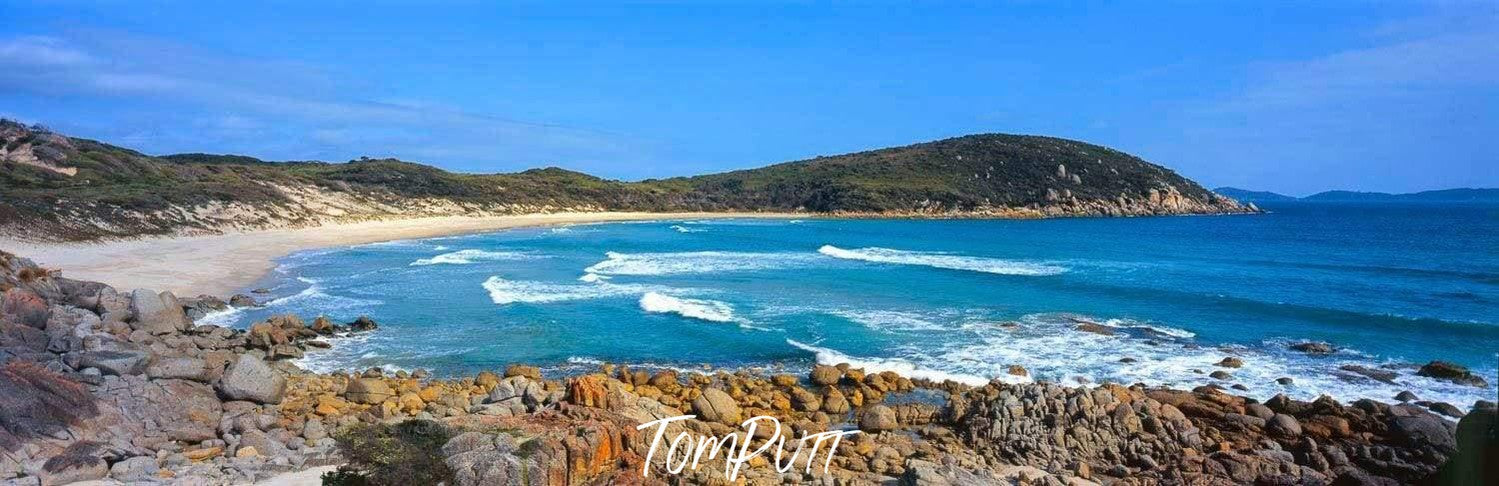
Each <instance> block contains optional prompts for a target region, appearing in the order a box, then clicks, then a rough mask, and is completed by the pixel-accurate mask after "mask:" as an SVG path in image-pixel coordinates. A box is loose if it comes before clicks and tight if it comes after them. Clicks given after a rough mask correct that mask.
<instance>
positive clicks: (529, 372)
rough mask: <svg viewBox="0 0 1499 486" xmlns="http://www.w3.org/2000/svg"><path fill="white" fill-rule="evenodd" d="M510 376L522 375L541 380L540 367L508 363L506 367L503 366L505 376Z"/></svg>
mask: <svg viewBox="0 0 1499 486" xmlns="http://www.w3.org/2000/svg"><path fill="white" fill-rule="evenodd" d="M512 376H524V377H526V378H530V379H532V380H536V381H541V368H537V367H535V366H527V365H519V364H515V365H510V366H509V367H508V368H505V377H506V378H509V377H512Z"/></svg>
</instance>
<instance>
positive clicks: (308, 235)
mask: <svg viewBox="0 0 1499 486" xmlns="http://www.w3.org/2000/svg"><path fill="white" fill-rule="evenodd" d="M818 217H828V215H817V214H805V213H751V212H723V213H720V212H692V213H655V212H587V213H541V214H524V215H507V216H434V217H423V218H407V219H386V220H376V221H361V222H351V223H337V224H329V225H322V226H311V227H305V228H294V229H268V230H256V231H245V232H233V233H224V234H216V235H197V236H152V237H142V238H135V239H127V240H111V241H94V242H63V243H41V242H26V241H21V240H17V239H14V238H0V250H5V251H9V252H11V253H15V254H20V255H25V256H26V257H28V258H31V259H32V260H34V261H36V262H37V264H38V265H41V266H42V267H46V268H53V269H61V270H63V271H65V272H66V274H67V275H68V276H69V277H73V278H77V279H81V280H92V281H98V282H103V283H106V284H109V285H111V286H114V287H116V288H121V289H136V288H149V289H155V290H158V291H170V292H173V293H175V294H178V295H183V296H191V295H199V294H209V295H217V296H225V297H227V296H229V295H230V294H233V293H236V292H240V291H242V290H245V288H246V287H247V286H249V285H251V284H254V283H255V282H257V281H259V280H260V279H262V278H264V277H265V276H266V275H267V274H269V273H270V272H271V270H272V269H273V268H275V263H274V262H275V260H276V259H278V258H281V257H284V256H286V255H290V254H292V253H295V252H298V251H305V250H312V249H319V248H332V247H340V246H350V245H360V244H368V243H379V242H385V241H396V240H407V239H417V238H434V237H440V236H455V235H468V234H478V233H485V232H490V231H498V230H506V229H515V228H529V227H538V226H553V225H566V224H586V223H608V222H616V221H650V220H658V219H677V218H684V219H709V218H714V219H727V218H765V219H789V218H818ZM835 217H836V216H835Z"/></svg>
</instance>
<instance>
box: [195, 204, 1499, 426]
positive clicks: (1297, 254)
mask: <svg viewBox="0 0 1499 486" xmlns="http://www.w3.org/2000/svg"><path fill="white" fill-rule="evenodd" d="M1269 209H1270V210H1271V211H1272V212H1271V213H1270V214H1265V215H1256V216H1218V217H1162V218H1135V219H1095V218H1089V219H1058V220H1043V221H968V220H962V221H911V220H824V219H806V220H701V221H682V220H666V221H655V222H642V223H617V224H596V225H576V226H569V227H558V228H532V229H521V230H512V231H504V232H498V233H491V234H482V235H472V236H463V237H451V238H438V239H427V240H411V241H399V242H391V243H381V244H373V245H363V246H356V247H349V248H340V249H335V250H326V251H315V252H304V253H300V254H296V255H292V256H289V257H287V258H285V259H284V260H283V261H282V262H281V265H280V268H278V270H277V273H276V275H274V276H272V277H271V280H270V281H269V282H268V283H267V284H266V285H270V286H272V287H273V291H274V296H276V299H275V300H274V301H272V303H271V305H269V306H268V307H267V308H264V309H259V310H252V311H241V312H235V313H231V314H226V315H219V316H214V317H213V319H214V320H216V321H220V322H228V323H235V324H237V325H245V324H247V323H248V322H251V321H253V320H255V319H260V318H264V317H265V316H266V315H269V314H272V313H285V312H294V313H298V314H302V315H304V316H307V317H310V316H312V315H316V314H318V313H326V314H328V315H329V316H331V317H334V318H336V319H340V320H348V319H352V318H354V317H355V316H357V315H359V314H368V315H370V316H372V317H374V318H375V319H376V320H377V321H379V322H380V323H381V328H380V330H379V331H378V332H376V333H373V334H371V335H369V336H364V337H359V338H351V339H345V340H343V342H339V343H337V345H336V346H335V349H334V350H332V351H329V352H324V353H318V354H314V355H312V356H311V357H309V358H308V359H307V360H304V363H303V364H304V365H305V366H308V367H312V368H315V369H320V370H331V369H336V368H363V367H369V366H387V367H397V368H407V369H411V368H416V367H423V368H428V369H432V370H434V371H436V372H438V373H449V374H456V373H462V372H469V371H473V370H477V369H493V368H496V367H500V366H502V365H503V364H505V363H510V362H529V363H537V364H543V365H547V366H549V367H550V368H551V369H554V370H568V369H583V368H591V367H593V365H594V364H595V363H597V362H599V361H610V362H625V363H644V364H647V365H650V366H664V367H675V368H691V369H701V368H704V367H711V368H723V367H771V368H775V367H778V366H786V367H791V368H792V369H799V368H795V367H797V366H804V365H805V364H806V363H809V362H811V361H813V360H820V361H824V362H840V361H847V362H851V363H855V364H858V365H862V366H865V367H868V368H873V369H894V370H899V371H902V372H905V373H908V374H914V375H917V376H926V377H931V378H952V379H958V380H962V381H968V382H983V381H986V380H987V379H989V378H992V377H1000V378H1002V379H1005V380H1010V381H1015V380H1023V378H1019V377H1014V376H1010V375H1008V374H1006V373H1005V371H1006V369H1007V368H1008V366H1009V365H1012V364H1018V365H1021V366H1024V367H1025V368H1027V369H1029V371H1030V373H1031V375H1032V378H1033V379H1044V380H1048V381H1056V382H1065V383H1098V382H1103V381H1113V382H1121V383H1136V382H1143V383H1147V384H1152V385H1173V386H1179V387H1192V386H1197V385H1201V384H1205V383H1218V384H1221V385H1224V386H1229V385H1232V384H1236V383H1237V384H1241V385H1244V386H1245V387H1247V388H1248V391H1247V392H1245V393H1248V394H1250V395H1253V396H1260V397H1268V396H1270V395H1273V394H1275V393H1287V394H1290V395H1292V396H1296V397H1301V398H1313V397H1315V396H1317V395H1319V394H1324V393H1325V394H1331V395H1333V396H1335V397H1337V398H1340V399H1353V398H1360V397H1368V398H1375V399H1379V400H1389V399H1390V398H1391V397H1393V396H1394V395H1395V394H1396V393H1397V392H1399V391H1401V390H1412V391H1414V392H1416V394H1417V395H1419V396H1421V397H1422V398H1424V399H1441V400H1446V401H1450V402H1452V403H1457V404H1461V405H1469V404H1471V403H1472V402H1473V401H1474V400H1476V399H1480V398H1488V399H1492V397H1493V396H1494V392H1495V391H1494V389H1493V388H1489V389H1478V388H1473V387H1463V386H1456V385H1451V384H1444V383H1441V382H1436V381H1433V380H1428V379H1425V378H1421V377H1417V376H1414V369H1413V368H1410V367H1408V366H1405V364H1407V363H1424V362H1426V361H1428V360H1431V359H1444V360H1449V361H1454V362H1458V363H1461V364H1464V365H1467V366H1470V367H1472V368H1474V369H1475V370H1477V371H1480V372H1482V373H1485V374H1486V376H1488V377H1489V378H1490V381H1491V382H1492V381H1499V380H1494V379H1493V376H1494V373H1495V365H1494V363H1495V359H1496V355H1495V352H1496V350H1499V207H1495V206H1476V205H1469V206H1458V205H1445V206H1433V205H1368V204H1352V205H1350V204H1308V203H1291V204H1283V205H1275V206H1271V207H1270V208H1269ZM1079 320H1083V321H1090V322H1096V323H1099V324H1102V325H1105V326H1109V327H1112V328H1114V329H1115V330H1116V331H1117V333H1116V334H1115V335H1113V336H1104V335H1099V334H1093V333H1087V332H1082V331H1078V330H1076V327H1077V322H1078V321H1079ZM1309 339H1310V340H1322V341H1329V342H1331V343H1334V344H1335V345H1337V346H1339V347H1340V348H1341V350H1340V351H1339V352H1338V353H1336V354H1335V355H1333V356H1328V357H1308V356H1305V355H1301V354H1299V353H1295V352H1292V351H1289V350H1287V349H1286V348H1287V346H1288V344H1290V343H1294V342H1298V341H1301V340H1309ZM1228 355H1237V356H1241V357H1242V358H1243V360H1244V361H1245V363H1246V365H1245V366H1244V367H1243V368H1241V369H1237V370H1228V371H1230V372H1232V374H1233V375H1234V379H1233V380H1231V381H1219V380H1214V379H1211V378H1209V377H1208V376H1207V374H1208V373H1211V372H1212V371H1215V370H1218V369H1221V368H1217V367H1215V366H1214V364H1215V363H1217V362H1218V361H1219V360H1221V359H1222V358H1223V357H1225V356H1228ZM1122 358H1133V359H1134V360H1135V362H1133V363H1121V362H1120V360H1121V359H1122ZM1349 364H1358V365H1362V366H1371V367H1372V366H1387V367H1392V368H1395V369H1396V371H1397V372H1398V376H1397V378H1396V379H1395V382H1394V383H1384V382H1379V381H1376V380H1372V379H1369V378H1365V377H1361V376H1358V375H1356V374H1353V373H1350V372H1347V371H1343V370H1341V369H1340V368H1341V367H1343V366H1345V365H1349ZM1280 377H1291V378H1293V379H1294V383H1293V384H1291V385H1280V384H1277V383H1276V382H1275V379H1276V378H1280Z"/></svg>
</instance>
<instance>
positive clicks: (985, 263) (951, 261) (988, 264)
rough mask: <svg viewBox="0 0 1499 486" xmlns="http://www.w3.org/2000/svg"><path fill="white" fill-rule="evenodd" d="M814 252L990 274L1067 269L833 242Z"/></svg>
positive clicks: (1036, 272)
mask: <svg viewBox="0 0 1499 486" xmlns="http://www.w3.org/2000/svg"><path fill="white" fill-rule="evenodd" d="M817 252H818V253H821V254H823V255H827V256H830V257H833V258H841V259H844V260H861V261H866V262H874V263H890V264H897V265H919V266H927V267H933V268H945V269H949V270H967V271H970V272H983V273H994V274H1000V275H1034V276H1040V275H1056V274H1059V273H1062V272H1065V271H1067V269H1066V268H1064V267H1059V266H1056V265H1046V264H1041V263H1031V262H1021V261H1015V260H1004V259H999V258H985V257H972V256H963V255H953V254H948V253H933V252H920V251H905V250H892V249H889V248H878V247H870V248H860V249H857V250H846V249H843V248H838V247H836V246H833V245H823V246H822V248H818V249H817Z"/></svg>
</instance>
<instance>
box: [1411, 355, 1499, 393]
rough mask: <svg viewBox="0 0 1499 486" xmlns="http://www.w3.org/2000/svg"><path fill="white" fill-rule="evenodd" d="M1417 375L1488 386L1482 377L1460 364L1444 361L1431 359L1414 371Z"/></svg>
mask: <svg viewBox="0 0 1499 486" xmlns="http://www.w3.org/2000/svg"><path fill="white" fill-rule="evenodd" d="M1416 374H1417V375H1420V376H1425V377H1428V378H1436V379H1439V380H1447V381H1450V382H1453V383H1457V384H1459V385H1471V386H1476V387H1479V388H1488V386H1489V384H1488V382H1487V381H1484V379H1483V377H1480V376H1478V375H1475V374H1473V373H1471V372H1469V371H1468V368H1466V367H1463V366H1461V365H1457V364H1453V363H1448V362H1446V361H1432V362H1430V363H1426V365H1425V366H1422V367H1421V369H1420V370H1418V371H1416Z"/></svg>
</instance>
